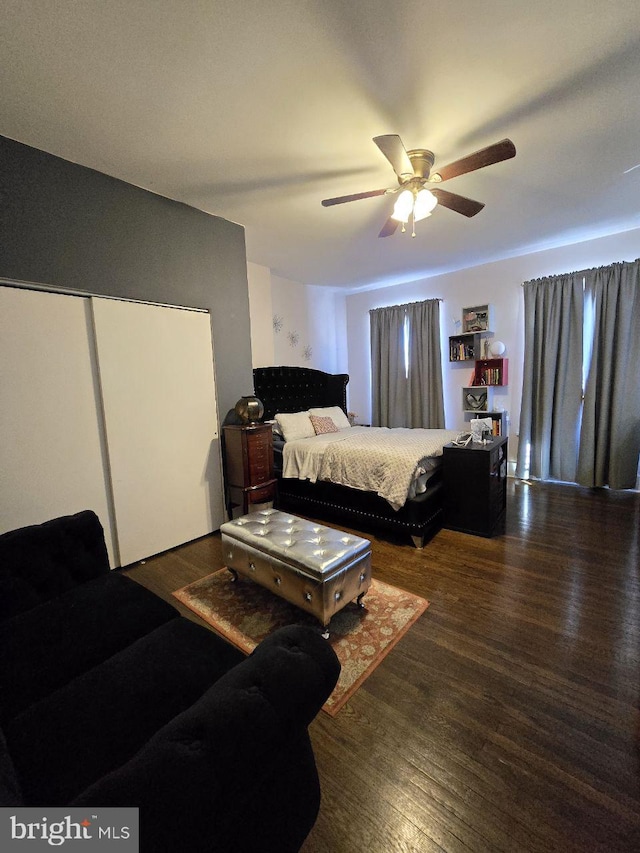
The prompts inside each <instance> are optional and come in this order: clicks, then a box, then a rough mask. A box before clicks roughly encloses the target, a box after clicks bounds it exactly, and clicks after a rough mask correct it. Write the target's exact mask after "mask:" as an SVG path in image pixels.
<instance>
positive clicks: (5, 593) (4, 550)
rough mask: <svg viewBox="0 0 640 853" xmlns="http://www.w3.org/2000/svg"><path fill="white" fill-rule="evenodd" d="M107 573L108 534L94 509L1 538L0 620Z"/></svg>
mask: <svg viewBox="0 0 640 853" xmlns="http://www.w3.org/2000/svg"><path fill="white" fill-rule="evenodd" d="M108 571H109V557H108V554H107V547H106V545H105V541H104V530H103V529H102V525H101V524H100V521H99V519H98V516H97V515H96V514H95V513H94V512H92V511H91V510H84V511H82V512H78V513H76V514H75V515H66V516H62V517H60V518H54V519H52V520H51V521H45V522H44V523H43V524H33V525H30V526H29V527H21V528H20V529H18V530H11V531H9V532H8V533H3V534H2V535H0V619H7V618H9V617H12V616H16V615H17V614H18V613H23V612H24V611H25V610H30V609H31V608H32V607H36V606H37V605H39V604H42V603H44V602H45V601H49V600H50V599H52V598H55V597H56V596H57V595H60V594H61V593H63V592H66V591H67V590H69V589H72V588H73V587H74V586H77V585H78V584H81V583H84V582H85V581H88V580H91V579H92V578H95V577H97V576H98V575H100V574H103V573H105V572H108Z"/></svg>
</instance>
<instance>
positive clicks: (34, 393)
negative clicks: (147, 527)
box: [0, 286, 118, 566]
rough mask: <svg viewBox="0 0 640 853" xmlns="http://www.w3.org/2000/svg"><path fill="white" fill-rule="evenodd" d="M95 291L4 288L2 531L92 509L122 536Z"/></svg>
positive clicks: (110, 545)
mask: <svg viewBox="0 0 640 853" xmlns="http://www.w3.org/2000/svg"><path fill="white" fill-rule="evenodd" d="M104 456H105V448H104V444H103V442H102V438H101V423H100V405H99V400H98V392H97V377H96V365H95V358H94V351H93V331H92V324H91V311H90V306H89V300H88V299H82V298H79V297H75V296H64V295H61V294H57V293H45V292H40V291H36V290H24V289H20V288H15V287H9V286H2V287H0V532H6V531H7V530H13V529H15V528H18V527H23V526H25V525H28V524H40V523H41V522H43V521H47V520H49V519H51V518H56V517H57V516H60V515H69V514H71V513H75V512H79V511H80V510H83V509H92V510H94V512H95V513H96V514H97V515H98V518H99V519H100V521H101V522H102V526H103V527H104V529H105V539H106V543H107V549H108V551H109V559H110V561H111V565H112V566H114V565H117V564H118V563H117V554H116V553H115V549H114V541H113V535H112V527H111V518H110V508H109V498H108V493H107V481H108V476H107V474H106V469H105V464H106V463H105V458H104Z"/></svg>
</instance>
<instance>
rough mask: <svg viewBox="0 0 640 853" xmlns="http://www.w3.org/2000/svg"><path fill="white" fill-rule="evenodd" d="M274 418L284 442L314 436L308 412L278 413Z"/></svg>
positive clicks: (314, 432)
mask: <svg viewBox="0 0 640 853" xmlns="http://www.w3.org/2000/svg"><path fill="white" fill-rule="evenodd" d="M275 418H276V420H277V421H278V426H279V427H280V429H281V431H282V435H283V436H284V440H285V441H297V440H298V439H299V438H312V436H314V435H315V434H316V431H315V430H314V428H313V424H312V423H311V418H310V417H309V412H278V413H277V414H276V416H275Z"/></svg>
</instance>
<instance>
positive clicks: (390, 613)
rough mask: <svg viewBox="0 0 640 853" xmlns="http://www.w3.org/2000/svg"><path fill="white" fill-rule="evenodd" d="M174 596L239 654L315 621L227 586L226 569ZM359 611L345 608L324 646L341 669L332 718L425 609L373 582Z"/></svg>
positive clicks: (269, 598)
mask: <svg viewBox="0 0 640 853" xmlns="http://www.w3.org/2000/svg"><path fill="white" fill-rule="evenodd" d="M173 595H174V596H175V597H176V598H177V599H178V600H179V601H181V602H182V603H183V604H185V605H186V606H187V607H189V608H190V609H191V610H193V612H194V613H197V614H198V616H200V618H201V619H204V621H205V622H207V623H208V624H209V625H211V627H212V628H213V629H214V630H215V631H217V633H219V634H222V636H223V637H226V639H228V640H229V641H230V642H231V643H233V645H234V646H237V647H238V648H239V649H240V650H241V651H243V652H246V653H247V654H249V652H251V651H253V649H254V648H255V647H256V645H257V644H258V643H259V642H260V641H261V640H263V639H264V638H265V637H266V636H267V635H268V634H271V633H272V632H273V631H275V630H276V628H279V627H281V626H282V625H290V624H305V625H312V626H313V627H317V628H318V630H319V631H320V630H321V627H320V624H319V622H318V621H317V620H316V619H314V617H313V616H311V615H309V614H307V613H305V612H304V611H303V610H300V609H298V608H297V607H294V606H293V605H292V604H289V603H288V602H287V601H284V600H283V599H281V598H278V596H276V595H274V594H273V593H272V592H270V591H269V590H267V589H264V588H263V587H261V586H259V585H258V584H255V583H252V582H251V581H249V580H246V579H243V578H239V579H238V581H237V583H232V582H231V576H230V574H229V572H228V571H227V570H226V569H220V570H219V571H217V572H215V573H214V574H212V575H208V576H207V577H205V578H201V580H198V581H195V582H194V583H191V584H189V585H188V586H185V587H183V588H182V589H178V590H176V591H175V592H174V593H173ZM363 604H364V608H359V607H358V606H357V605H356V604H355V603H351V604H347V606H346V607H345V608H343V609H342V610H341V611H340V612H339V613H336V615H335V616H334V617H333V619H332V620H331V624H330V625H329V631H330V636H329V640H328V642H330V643H331V645H332V646H333V649H334V651H335V652H336V654H337V655H338V658H339V659H340V663H341V664H342V672H341V673H340V678H339V680H338V684H337V685H336V688H335V690H334V691H333V693H332V694H331V696H330V697H329V699H328V700H327V702H326V704H325V705H324V707H323V710H324V711H326V712H327V713H328V714H331V716H335V714H337V713H338V711H339V710H340V708H342V706H343V705H344V704H345V702H347V700H348V699H349V698H350V697H351V696H353V694H354V693H355V691H356V690H357V689H358V687H360V685H361V684H362V682H363V681H364V680H365V678H367V677H368V676H369V675H371V673H372V672H373V670H374V669H375V668H376V667H377V666H378V664H379V663H380V661H381V660H382V659H383V658H384V657H385V656H386V655H387V654H388V653H389V652H390V651H391V649H392V648H393V647H394V646H395V644H396V643H397V642H398V640H399V639H400V638H401V637H402V636H403V635H404V634H405V633H406V632H407V631H408V630H409V628H410V627H411V625H413V623H414V622H415V621H416V619H418V617H419V616H421V615H422V614H423V613H424V611H425V610H426V609H427V607H428V606H429V602H428V601H426V600H425V599H424V598H419V597H418V596H417V595H412V594H411V593H410V592H404V590H401V589H397V588H396V587H393V586H389V585H388V584H385V583H382V581H377V580H372V582H371V587H370V588H369V591H368V592H367V594H366V595H365V597H364V599H363Z"/></svg>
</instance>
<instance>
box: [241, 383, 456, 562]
mask: <svg viewBox="0 0 640 853" xmlns="http://www.w3.org/2000/svg"><path fill="white" fill-rule="evenodd" d="M253 381H254V393H255V395H256V396H257V397H258V398H259V399H260V400H261V401H262V403H263V405H264V419H265V420H270V419H271V418H273V416H274V415H275V414H276V412H301V411H306V410H307V409H310V408H313V407H318V408H320V407H323V406H340V407H341V408H342V410H343V411H344V412H345V413H346V411H347V383H348V382H349V376H348V375H347V374H346V373H337V374H331V373H324V372H323V371H321V370H314V369H312V368H309V367H258V368H255V369H254V371H253ZM274 451H275V467H276V473H277V477H278V506H279V507H280V508H281V509H284V510H287V511H289V512H295V511H298V512H301V513H302V514H303V515H307V516H311V517H312V518H322V519H324V518H326V519H331V520H334V521H336V522H342V523H349V524H351V525H352V526H354V527H355V528H357V529H371V530H372V531H375V532H376V533H377V532H379V531H380V530H386V531H392V532H394V533H400V534H402V535H405V536H406V535H409V536H410V537H411V539H412V540H413V544H414V545H415V546H416V548H422V547H423V546H424V543H425V541H427V540H428V539H430V538H431V537H432V536H434V535H435V534H436V533H437V532H438V530H440V529H441V527H442V520H443V519H442V516H443V508H442V503H443V490H442V481H441V478H440V477H436V478H435V482H433V481H430V482H431V485H430V486H429V488H428V489H427V491H426V492H425V493H424V494H422V495H419V496H417V497H416V498H415V499H413V500H411V501H407V503H406V504H405V505H404V506H403V507H402V508H401V509H399V510H398V511H397V512H396V511H395V510H393V509H392V508H391V506H390V505H389V504H388V503H387V501H386V500H384V498H381V497H379V496H378V495H376V494H375V493H373V492H363V491H360V490H359V489H351V488H349V487H348V486H339V485H335V484H333V483H326V482H320V481H318V482H317V483H310V482H309V481H308V480H297V479H291V478H284V477H282V447H281V446H280V447H279V446H278V444H277V442H276V443H275V446H274Z"/></svg>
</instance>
